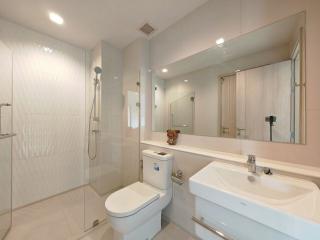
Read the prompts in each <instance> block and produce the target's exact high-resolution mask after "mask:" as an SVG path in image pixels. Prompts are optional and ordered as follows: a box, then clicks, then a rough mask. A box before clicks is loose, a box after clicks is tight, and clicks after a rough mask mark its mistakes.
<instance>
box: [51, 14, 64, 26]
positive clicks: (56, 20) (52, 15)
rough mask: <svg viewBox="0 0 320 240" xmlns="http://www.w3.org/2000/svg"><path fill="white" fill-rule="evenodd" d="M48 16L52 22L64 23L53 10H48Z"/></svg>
mask: <svg viewBox="0 0 320 240" xmlns="http://www.w3.org/2000/svg"><path fill="white" fill-rule="evenodd" d="M49 18H50V20H51V21H52V22H54V23H56V24H58V25H62V24H63V23H64V20H63V18H62V17H61V16H60V15H59V14H56V13H54V12H49Z"/></svg>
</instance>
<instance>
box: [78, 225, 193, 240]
mask: <svg viewBox="0 0 320 240" xmlns="http://www.w3.org/2000/svg"><path fill="white" fill-rule="evenodd" d="M80 239H81V240H112V229H111V227H110V225H109V224H108V223H105V224H103V225H101V226H99V227H98V228H97V229H95V230H94V231H91V232H90V233H88V234H87V235H85V236H84V237H82V238H80ZM154 240H196V238H193V237H192V236H191V235H189V234H188V233H187V232H185V231H184V230H182V229H181V228H179V227H177V226H176V225H174V224H172V223H169V224H168V225H167V226H165V227H164V228H163V229H162V230H161V232H159V233H158V234H157V235H156V237H155V238H154Z"/></svg>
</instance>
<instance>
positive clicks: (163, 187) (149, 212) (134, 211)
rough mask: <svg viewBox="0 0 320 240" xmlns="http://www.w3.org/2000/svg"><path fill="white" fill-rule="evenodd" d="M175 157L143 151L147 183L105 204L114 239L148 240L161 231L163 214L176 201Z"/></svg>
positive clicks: (131, 187) (116, 194) (114, 195)
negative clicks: (173, 182)
mask: <svg viewBox="0 0 320 240" xmlns="http://www.w3.org/2000/svg"><path fill="white" fill-rule="evenodd" d="M172 159H173V156H172V155H171V154H166V153H158V152H154V151H151V150H145V151H143V164H144V166H143V176H144V177H143V182H135V183H133V184H131V185H129V186H127V187H125V188H122V189H120V190H118V191H116V192H114V193H112V194H111V195H110V196H109V197H108V198H107V200H106V202H105V207H106V210H107V216H108V220H109V222H110V223H111V226H112V228H113V230H114V240H148V239H152V238H153V237H154V236H155V235H156V234H157V233H158V232H159V231H160V230H161V212H162V210H163V209H164V208H165V207H166V206H167V205H168V204H169V202H170V201H171V198H172V182H171V172H172Z"/></svg>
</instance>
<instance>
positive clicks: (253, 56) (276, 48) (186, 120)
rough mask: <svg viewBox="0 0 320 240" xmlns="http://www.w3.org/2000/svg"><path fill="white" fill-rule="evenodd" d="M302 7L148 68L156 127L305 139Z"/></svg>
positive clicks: (293, 140) (232, 135) (184, 131)
mask: <svg viewBox="0 0 320 240" xmlns="http://www.w3.org/2000/svg"><path fill="white" fill-rule="evenodd" d="M305 19H306V16H305V12H302V13H299V14H296V15H293V16H290V17H288V18H286V19H283V20H281V21H278V22H276V23H273V24H271V25H268V26H265V27H263V28H260V29H258V30H256V31H253V32H250V33H247V34H244V35H241V36H239V37H237V38H235V39H232V40H229V41H225V42H224V40H223V39H218V40H217V43H216V44H215V46H214V47H212V48H210V49H207V50H205V51H203V52H199V53H197V54H195V55H193V56H190V57H188V58H186V59H182V60H180V61H178V62H174V63H172V64H169V65H166V66H161V67H159V68H158V69H153V74H152V99H153V103H152V116H153V120H152V128H153V131H156V132H165V131H166V130H167V129H177V130H180V131H181V133H182V134H193V135H202V136H212V137H229V138H241V139H252V140H259V141H274V142H285V143H300V144H301V143H302V144H303V143H305V97H306V96H305V88H306V87H305Z"/></svg>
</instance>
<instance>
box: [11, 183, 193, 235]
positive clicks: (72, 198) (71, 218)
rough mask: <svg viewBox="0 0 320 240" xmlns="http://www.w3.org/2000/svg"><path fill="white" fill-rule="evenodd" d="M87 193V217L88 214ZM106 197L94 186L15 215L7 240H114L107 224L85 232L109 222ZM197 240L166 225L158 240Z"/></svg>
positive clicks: (32, 206) (47, 201) (24, 209)
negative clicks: (105, 202)
mask: <svg viewBox="0 0 320 240" xmlns="http://www.w3.org/2000/svg"><path fill="white" fill-rule="evenodd" d="M84 191H85V192H86V198H85V201H86V209H87V210H86V214H85V213H84V205H83V198H84ZM106 198H107V195H105V196H102V197H101V196H99V195H98V194H97V193H96V192H95V191H94V190H93V189H92V188H91V187H90V186H85V187H82V188H78V189H75V190H72V191H69V192H66V193H63V194H60V195H57V196H54V197H51V198H49V199H46V200H43V201H40V202H37V203H34V204H31V205H28V206H26V207H23V208H20V209H17V210H15V211H13V219H12V228H11V231H10V232H9V234H8V235H7V237H6V239H5V240H44V239H45V240H78V239H79V240H80V239H81V240H112V233H113V232H112V229H111V226H110V224H109V223H107V222H106V221H104V222H103V223H101V224H100V225H99V226H97V227H96V228H94V229H91V230H89V231H87V232H83V229H84V226H83V224H84V223H83V219H84V216H85V219H86V223H87V228H88V227H89V226H92V223H93V221H94V220H96V219H97V218H98V219H99V220H103V219H104V218H105V209H104V201H105V199H106ZM170 239H174V240H194V239H195V238H193V237H192V236H190V235H189V234H188V233H186V232H184V231H183V230H181V229H180V228H178V227H177V226H175V225H174V224H172V223H170V224H168V225H166V226H165V227H164V228H163V229H162V231H161V232H160V233H159V234H158V235H157V236H156V237H155V239H154V240H170Z"/></svg>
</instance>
